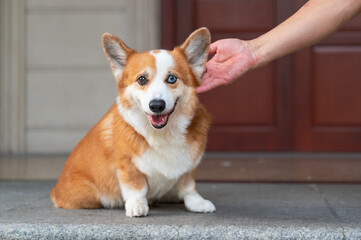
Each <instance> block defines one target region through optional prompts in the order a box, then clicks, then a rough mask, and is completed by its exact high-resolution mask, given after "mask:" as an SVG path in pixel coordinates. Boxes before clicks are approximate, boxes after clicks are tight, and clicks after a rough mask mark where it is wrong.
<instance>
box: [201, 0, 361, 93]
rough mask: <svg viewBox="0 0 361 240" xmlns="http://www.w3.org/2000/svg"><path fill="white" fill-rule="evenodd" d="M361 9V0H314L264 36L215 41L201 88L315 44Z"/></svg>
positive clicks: (225, 82) (237, 75)
mask: <svg viewBox="0 0 361 240" xmlns="http://www.w3.org/2000/svg"><path fill="white" fill-rule="evenodd" d="M360 11H361V1H360V0H310V1H308V2H307V3H306V4H305V5H304V6H303V7H302V8H300V9H299V10H298V11H297V12H296V13H295V14H294V15H292V16H291V17H290V18H288V19H287V20H286V21H284V22H283V23H281V24H280V25H278V26H277V27H275V28H273V29H272V30H270V31H269V32H267V33H265V34H263V35H261V36H260V37H258V38H256V39H253V40H249V41H242V40H239V39H223V40H219V41H216V42H214V43H212V44H211V46H210V50H209V54H210V55H214V56H213V58H212V59H211V60H209V61H208V62H207V63H206V69H207V71H206V73H205V74H204V75H203V77H202V85H201V86H200V87H198V88H197V92H199V93H201V92H205V91H208V90H210V89H212V88H215V87H217V86H219V85H224V84H229V83H231V82H233V81H234V80H235V79H237V78H239V77H241V76H242V75H244V74H245V73H246V72H248V71H249V70H251V69H255V68H257V67H260V66H263V65H265V64H267V63H268V62H270V61H273V60H275V59H277V58H280V57H282V56H284V55H287V54H289V53H292V52H295V51H297V50H300V49H302V48H305V47H308V46H311V45H313V44H315V43H317V42H319V41H321V40H322V39H324V38H325V37H327V36H329V35H330V34H331V33H333V32H335V31H336V30H337V29H339V28H340V27H342V26H343V25H345V24H346V23H347V22H349V21H350V20H351V19H352V18H353V17H355V16H356V15H357V14H359V13H360Z"/></svg>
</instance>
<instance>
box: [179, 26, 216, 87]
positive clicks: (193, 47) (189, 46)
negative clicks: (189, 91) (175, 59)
mask: <svg viewBox="0 0 361 240" xmlns="http://www.w3.org/2000/svg"><path fill="white" fill-rule="evenodd" d="M210 43H211V35H210V33H209V31H208V29H207V28H204V27H203V28H199V29H197V30H196V31H194V32H193V33H192V34H191V35H190V36H189V37H188V38H187V40H186V41H185V42H184V43H183V44H182V45H181V46H180V48H181V49H182V50H183V52H184V54H185V55H186V57H187V60H188V63H189V64H190V66H191V67H192V69H193V72H194V74H195V75H196V77H197V78H198V81H200V79H201V77H202V75H203V73H204V71H205V68H206V62H207V57H208V51H209V45H210Z"/></svg>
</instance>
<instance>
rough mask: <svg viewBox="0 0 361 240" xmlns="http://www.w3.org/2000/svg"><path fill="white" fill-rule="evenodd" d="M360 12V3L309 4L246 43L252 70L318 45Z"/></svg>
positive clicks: (327, 0) (323, 0)
mask: <svg viewBox="0 0 361 240" xmlns="http://www.w3.org/2000/svg"><path fill="white" fill-rule="evenodd" d="M360 10H361V1H360V0H310V1H309V2H307V3H306V4H305V5H304V6H303V7H302V8H301V9H300V10H298V11H297V12H296V13H295V14H294V15H292V16H291V17H290V18H288V19H287V20H286V21H284V22H283V23H281V24H280V25H278V26H277V27H275V28H274V29H272V30H271V31H269V32H267V33H265V34H264V35H262V36H260V37H258V38H256V39H254V40H251V41H249V44H250V45H251V47H252V48H253V53H254V56H253V57H254V58H255V61H256V65H255V67H258V66H262V65H264V64H266V63H268V62H270V61H272V60H274V59H277V58H279V57H282V56H284V55H287V54H289V53H292V52H294V51H297V50H299V49H302V48H305V47H308V46H310V45H313V44H315V43H317V42H319V41H321V40H322V39H323V38H325V37H327V36H328V35H330V34H331V33H333V32H334V31H336V30H337V29H339V28H340V27H341V26H343V25H344V24H346V23H347V22H348V21H350V20H351V19H352V18H353V17H354V16H356V15H357V14H358V13H359V12H360Z"/></svg>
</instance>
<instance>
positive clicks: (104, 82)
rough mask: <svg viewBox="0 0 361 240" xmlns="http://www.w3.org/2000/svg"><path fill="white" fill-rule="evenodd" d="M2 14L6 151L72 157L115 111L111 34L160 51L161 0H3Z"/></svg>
mask: <svg viewBox="0 0 361 240" xmlns="http://www.w3.org/2000/svg"><path fill="white" fill-rule="evenodd" d="M1 11H2V13H3V11H4V12H5V11H6V12H5V13H4V14H2V15H1V26H2V28H1V39H0V41H1V46H2V49H3V51H1V54H2V56H1V57H2V58H1V60H2V62H1V66H2V74H1V75H0V76H1V79H0V80H1V82H0V87H1V91H0V99H1V109H0V110H1V111H0V120H1V122H0V124H1V125H0V149H1V152H2V153H30V154H32V153H46V154H55V153H68V152H70V151H71V150H72V148H73V147H74V146H75V145H76V143H77V142H78V141H79V140H80V139H81V137H82V136H83V135H84V134H85V133H86V132H87V131H88V130H89V129H90V128H91V127H92V126H93V125H94V124H95V123H96V122H97V121H98V120H99V119H100V118H101V117H102V115H103V114H104V113H105V112H106V111H107V110H108V109H109V107H110V106H111V105H112V103H113V102H114V100H115V97H116V90H115V82H114V79H113V76H112V73H111V71H110V67H109V65H108V62H107V60H106V58H105V57H104V54H103V50H102V48H101V41H100V38H101V36H102V34H103V33H104V32H110V33H113V34H115V35H117V36H119V37H120V38H121V39H122V40H124V41H125V42H126V43H127V44H128V45H129V46H130V47H133V48H135V49H137V50H138V51H142V50H149V49H154V48H158V47H159V25H160V24H159V23H160V22H159V21H160V20H159V2H158V0H103V1H99V0H76V1H74V0H68V1H65V0H62V1H57V0H51V1H50V0H28V1H25V0H15V1H9V0H1ZM19 19H20V20H19ZM14 24H16V26H17V27H15V28H14V26H15V25H14ZM9 26H10V27H9ZM5 34H6V36H7V37H4V36H5ZM9 48H10V49H11V48H17V49H18V50H17V51H16V52H12V51H8V50H6V49H9ZM19 49H20V50H19ZM5 50H6V51H5ZM10 62H14V64H9V63H10ZM9 65H12V66H13V69H12V70H9V69H8V68H7V66H9ZM17 71H18V72H23V74H16V73H17ZM14 83H16V84H15V85H14Z"/></svg>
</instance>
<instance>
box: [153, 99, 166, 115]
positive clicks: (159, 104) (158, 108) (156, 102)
mask: <svg viewBox="0 0 361 240" xmlns="http://www.w3.org/2000/svg"><path fill="white" fill-rule="evenodd" d="M149 108H150V110H152V112H155V113H161V112H162V111H163V110H164V109H165V102H164V100H162V99H153V100H152V101H150V103H149Z"/></svg>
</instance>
